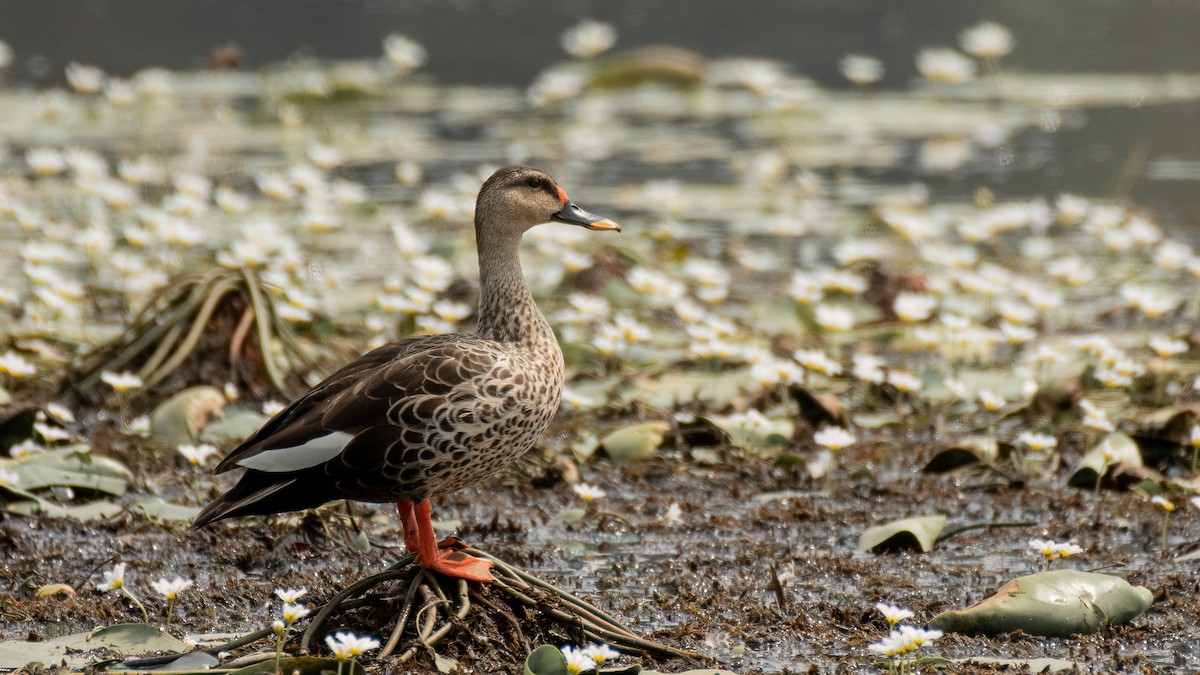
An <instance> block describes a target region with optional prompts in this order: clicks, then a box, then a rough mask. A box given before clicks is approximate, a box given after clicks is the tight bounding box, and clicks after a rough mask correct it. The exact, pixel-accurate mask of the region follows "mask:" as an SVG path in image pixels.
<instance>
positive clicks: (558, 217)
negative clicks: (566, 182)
mask: <svg viewBox="0 0 1200 675" xmlns="http://www.w3.org/2000/svg"><path fill="white" fill-rule="evenodd" d="M550 219H551V220H553V221H556V222H559V223H570V224H572V225H579V226H581V227H586V228H587V229H589V230H612V231H614V232H620V231H621V226H620V225H618V224H617V222H616V221H614V220H609V219H608V218H605V217H603V216H597V215H596V214H594V213H588V212H587V211H584V210H583V209H581V208H579V207H578V206H575V202H572V201H569V200H568V201H567V202H566V203H564V204H563V207H562V211H559V212H558V213H556V214H554V215H553V216H551V217H550Z"/></svg>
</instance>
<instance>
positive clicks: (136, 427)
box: [125, 415, 150, 436]
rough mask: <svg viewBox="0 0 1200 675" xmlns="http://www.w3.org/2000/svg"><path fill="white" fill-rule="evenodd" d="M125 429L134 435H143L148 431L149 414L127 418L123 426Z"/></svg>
mask: <svg viewBox="0 0 1200 675" xmlns="http://www.w3.org/2000/svg"><path fill="white" fill-rule="evenodd" d="M125 430H126V431H127V432H129V433H131V434H134V435H136V436H145V435H146V434H148V433H150V416H149V415H140V416H138V417H135V418H133V419H131V420H129V424H127V425H126V426H125Z"/></svg>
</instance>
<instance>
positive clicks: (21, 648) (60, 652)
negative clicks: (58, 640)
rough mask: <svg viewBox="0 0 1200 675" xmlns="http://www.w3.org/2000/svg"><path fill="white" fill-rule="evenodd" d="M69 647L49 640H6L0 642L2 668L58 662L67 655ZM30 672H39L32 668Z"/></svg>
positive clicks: (0, 663) (0, 664)
mask: <svg viewBox="0 0 1200 675" xmlns="http://www.w3.org/2000/svg"><path fill="white" fill-rule="evenodd" d="M66 653H67V648H66V647H64V646H62V645H54V644H50V643H47V642H26V641H24V640H5V641H4V642H0V668H5V669H7V668H24V667H25V666H26V665H29V664H32V663H41V664H43V665H50V664H56V663H58V662H59V661H60V660H62V658H63V657H64V656H65V655H66ZM30 672H39V671H37V670H34V669H30Z"/></svg>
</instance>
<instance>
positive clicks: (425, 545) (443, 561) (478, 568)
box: [405, 499, 494, 583]
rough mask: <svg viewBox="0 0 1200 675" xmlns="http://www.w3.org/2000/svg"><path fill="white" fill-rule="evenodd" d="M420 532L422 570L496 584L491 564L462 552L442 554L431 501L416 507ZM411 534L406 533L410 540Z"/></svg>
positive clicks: (418, 539)
mask: <svg viewBox="0 0 1200 675" xmlns="http://www.w3.org/2000/svg"><path fill="white" fill-rule="evenodd" d="M413 509H414V511H415V513H414V514H413V515H414V519H415V520H416V526H417V527H416V529H417V551H418V553H417V562H418V563H420V565H421V567H424V568H425V569H427V570H432V571H434V572H441V573H442V574H445V575H446V576H448V577H457V578H460V579H466V580H468V581H478V582H481V583H489V582H491V581H494V579H493V578H492V573H491V572H489V571H488V570H490V569H491V568H492V563H491V561H488V560H481V559H479V558H473V557H471V556H469V555H467V554H466V553H463V552H462V551H456V550H442V549H439V548H438V541H437V535H435V534H434V533H433V519H432V518H431V511H432V509H431V508H430V505H429V500H428V499H426V500H424V501H420V502H417V503H416V505H415V506H414V507H413ZM407 536H408V533H407V530H406V531H405V537H406V539H407Z"/></svg>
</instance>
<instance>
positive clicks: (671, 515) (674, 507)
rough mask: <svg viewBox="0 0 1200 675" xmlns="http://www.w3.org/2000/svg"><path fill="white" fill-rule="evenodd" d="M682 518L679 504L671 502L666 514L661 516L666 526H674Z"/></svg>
mask: <svg viewBox="0 0 1200 675" xmlns="http://www.w3.org/2000/svg"><path fill="white" fill-rule="evenodd" d="M682 518H683V509H681V508H680V507H679V504H677V503H675V502H671V505H670V506H668V507H667V512H666V513H664V514H663V521H665V522H666V523H667V524H668V525H674V524H675V523H678V522H679V521H680V520H681V519H682Z"/></svg>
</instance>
